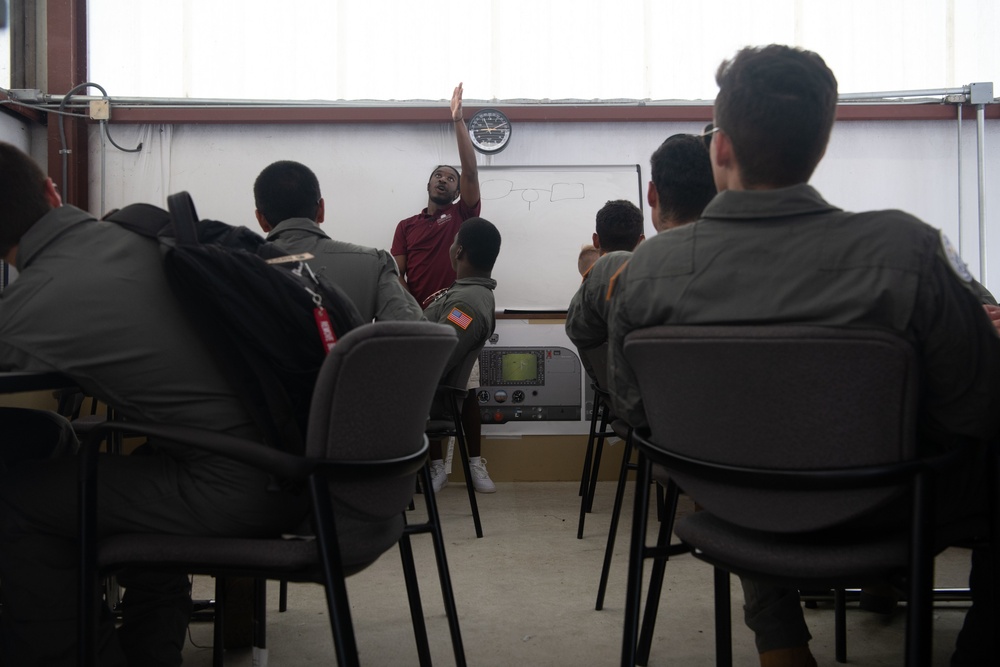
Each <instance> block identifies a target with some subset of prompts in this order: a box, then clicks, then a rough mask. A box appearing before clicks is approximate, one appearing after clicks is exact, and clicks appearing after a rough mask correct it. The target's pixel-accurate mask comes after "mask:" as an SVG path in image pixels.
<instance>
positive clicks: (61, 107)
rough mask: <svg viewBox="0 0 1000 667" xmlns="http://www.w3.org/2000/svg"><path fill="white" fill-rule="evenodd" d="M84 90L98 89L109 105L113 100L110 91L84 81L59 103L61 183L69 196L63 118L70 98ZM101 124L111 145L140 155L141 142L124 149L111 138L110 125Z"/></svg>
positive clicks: (70, 90)
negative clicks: (109, 95)
mask: <svg viewBox="0 0 1000 667" xmlns="http://www.w3.org/2000/svg"><path fill="white" fill-rule="evenodd" d="M84 88H97V89H98V90H99V91H101V96H102V97H103V98H104V99H105V100H107V101H108V103H109V104H110V102H111V98H110V97H108V91H106V90H104V88H103V87H102V86H100V85H99V84H96V83H93V82H91V81H84V82H83V83H80V84H77V85H75V86H73V87H72V88H70V89H69V92H67V93H66V94H65V95H63V98H62V101H61V102H60V103H59V155H60V156H61V157H62V182H61V183H60V185H61V186H62V188H63V192H65V193H67V194H69V188H68V187H67V185H66V182H67V181H68V180H69V163H68V162H67V158H66V155H67V154H68V149H67V148H66V128H65V125H64V124H63V116H66V115H69V114H68V113H67V112H66V104H67V103H68V102H69V98H70V97H72V96H73V95H74V94H75V93H77V92H78V91H80V90H82V89H84ZM101 124H102V125H103V126H104V134H105V136H107V138H108V141H110V142H111V145H112V146H114V147H115V148H117V149H118V150H120V151H123V152H125V153H138V152H139V151H141V150H142V142H141V141H140V142H139V145H138V146H137V147H135V148H133V149H128V148H122V147H121V146H119V145H118V144H116V143H115V140H114V139H112V138H111V133H110V131H109V130H108V124H107V123H105V122H102V123H101Z"/></svg>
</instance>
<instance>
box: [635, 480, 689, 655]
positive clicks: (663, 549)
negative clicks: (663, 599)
mask: <svg viewBox="0 0 1000 667" xmlns="http://www.w3.org/2000/svg"><path fill="white" fill-rule="evenodd" d="M656 495H657V498H658V499H661V500H662V503H657V510H658V511H660V512H662V516H661V517H660V530H659V532H658V533H657V535H656V550H657V552H660V553H658V555H657V557H656V558H655V559H654V560H653V568H652V571H651V572H650V577H649V591H648V592H647V593H646V611H645V613H644V614H643V616H642V629H641V630H640V632H639V644H638V648H637V649H636V660H635V662H636V664H637V665H645V664H647V663H648V662H649V652H650V650H651V648H652V645H653V629H654V628H655V627H656V615H657V613H658V612H659V608H660V594H661V592H662V590H663V577H664V574H665V571H666V568H667V560H668V559H669V558H670V556H671V555H672V552H673V550H672V549H671V547H670V538H671V536H672V535H673V533H674V519H675V518H676V516H677V501H678V498H679V497H680V489H679V488H678V486H677V484H675V483H674V480H672V479H670V480H667V488H666V489H663V487H661V486H660V485H659V484H657V487H656Z"/></svg>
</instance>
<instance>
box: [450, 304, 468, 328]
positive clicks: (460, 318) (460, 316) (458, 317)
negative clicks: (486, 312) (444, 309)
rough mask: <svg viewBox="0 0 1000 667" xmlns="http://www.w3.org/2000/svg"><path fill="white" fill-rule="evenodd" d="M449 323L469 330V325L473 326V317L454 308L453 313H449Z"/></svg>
mask: <svg viewBox="0 0 1000 667" xmlns="http://www.w3.org/2000/svg"><path fill="white" fill-rule="evenodd" d="M448 321H449V322H451V323H452V324H454V325H455V326H457V327H460V328H462V329H468V328H469V325H470V324H472V315H469V314H468V313H466V312H463V311H461V310H459V309H458V308H452V309H451V312H450V313H448Z"/></svg>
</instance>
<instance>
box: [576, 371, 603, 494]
mask: <svg viewBox="0 0 1000 667" xmlns="http://www.w3.org/2000/svg"><path fill="white" fill-rule="evenodd" d="M600 412H601V396H600V394H598V393H597V390H596V389H595V390H594V402H593V408H592V409H591V411H590V432H589V433H588V434H587V450H586V451H585V452H584V454H583V472H582V473H581V474H580V493H579V495H580V496H583V495H584V494H585V493H586V492H587V483H588V482H589V481H590V457H592V456H593V455H594V438H595V434H596V433H597V417H598V414H599V413H600Z"/></svg>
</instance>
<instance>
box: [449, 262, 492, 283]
mask: <svg viewBox="0 0 1000 667" xmlns="http://www.w3.org/2000/svg"><path fill="white" fill-rule="evenodd" d="M492 273H493V272H492V271H480V270H479V269H475V268H473V267H471V266H462V265H461V264H460V265H459V267H458V271H456V272H455V279H456V280H462V279H463V278H487V279H489V278H492V277H493V276H492Z"/></svg>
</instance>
